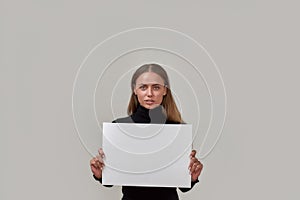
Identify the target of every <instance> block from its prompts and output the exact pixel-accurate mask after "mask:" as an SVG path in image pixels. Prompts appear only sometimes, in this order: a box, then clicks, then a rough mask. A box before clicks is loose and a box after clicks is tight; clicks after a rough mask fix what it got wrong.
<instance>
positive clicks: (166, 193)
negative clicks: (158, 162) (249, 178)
mask: <svg viewBox="0 0 300 200" xmlns="http://www.w3.org/2000/svg"><path fill="white" fill-rule="evenodd" d="M131 90H132V94H131V97H130V101H129V105H128V110H127V113H128V115H129V116H128V117H125V118H120V119H117V120H115V121H113V122H115V123H166V124H180V123H183V120H182V118H181V114H180V112H179V111H178V108H177V106H176V103H175V101H174V98H173V96H172V93H171V90H170V84H169V78H168V75H167V73H166V71H165V70H164V69H163V68H162V67H161V66H160V65H158V64H145V65H143V66H141V67H140V68H138V69H137V70H136V71H135V73H134V74H133V76H132V79H131ZM98 152H99V155H98V156H97V157H94V158H92V159H91V161H90V166H91V170H92V172H93V176H94V178H95V179H96V180H98V181H100V182H101V180H102V179H101V178H102V169H103V167H104V166H105V165H104V162H103V157H104V152H103V150H102V149H101V148H100V149H99V151H98ZM195 155H196V151H195V150H192V152H191V154H190V164H189V166H188V167H189V170H190V174H191V181H192V183H191V186H192V187H193V186H194V185H195V184H196V183H197V182H199V181H198V177H199V175H200V173H201V171H202V168H203V165H202V163H201V162H200V161H199V160H198V159H197V158H196V157H195ZM192 187H191V188H192ZM191 188H179V189H180V190H181V191H182V192H187V191H189V190H190V189H191ZM122 192H123V198H122V200H147V199H149V200H150V199H151V200H160V199H161V200H178V199H179V198H178V194H177V191H176V188H170V187H137V186H123V187H122Z"/></svg>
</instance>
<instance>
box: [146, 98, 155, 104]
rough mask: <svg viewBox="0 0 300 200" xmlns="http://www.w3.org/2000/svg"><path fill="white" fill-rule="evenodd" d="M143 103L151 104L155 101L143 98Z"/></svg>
mask: <svg viewBox="0 0 300 200" xmlns="http://www.w3.org/2000/svg"><path fill="white" fill-rule="evenodd" d="M145 103H146V104H147V105H153V104H154V103H155V101H154V100H151V99H150V100H145Z"/></svg>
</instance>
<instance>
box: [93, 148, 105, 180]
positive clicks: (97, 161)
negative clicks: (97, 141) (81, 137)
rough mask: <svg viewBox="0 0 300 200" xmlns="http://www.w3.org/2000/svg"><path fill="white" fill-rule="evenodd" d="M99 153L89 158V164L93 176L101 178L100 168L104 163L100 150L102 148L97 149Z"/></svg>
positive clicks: (101, 168) (102, 153)
mask: <svg viewBox="0 0 300 200" xmlns="http://www.w3.org/2000/svg"><path fill="white" fill-rule="evenodd" d="M98 153H99V155H97V156H96V157H94V158H92V159H91V160H90V166H91V170H92V172H93V174H94V176H95V177H96V178H98V179H100V178H102V170H103V167H104V166H105V165H104V162H103V158H104V152H103V150H102V148H100V149H99V150H98Z"/></svg>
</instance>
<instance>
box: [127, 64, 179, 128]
mask: <svg viewBox="0 0 300 200" xmlns="http://www.w3.org/2000/svg"><path fill="white" fill-rule="evenodd" d="M145 72H153V73H156V74H157V75H159V76H160V77H161V78H162V79H163V81H164V86H165V87H166V90H167V93H166V95H165V96H164V97H163V100H162V103H161V105H162V106H163V108H164V110H165V112H166V115H167V120H169V121H173V122H177V123H183V120H182V118H181V114H180V112H179V110H178V108H177V105H176V103H175V101H174V98H173V95H172V92H171V88H170V81H169V78H168V74H167V72H166V71H165V70H164V69H163V68H162V67H161V66H160V65H158V64H155V63H151V64H144V65H142V66H141V67H139V68H138V69H137V70H136V71H135V72H134V74H133V76H132V78H131V91H132V93H131V97H130V100H129V104H128V108H127V114H128V115H131V114H133V113H134V112H136V110H137V107H138V105H139V102H138V99H137V96H136V95H135V93H134V88H135V86H136V80H137V79H138V77H139V76H140V75H142V74H143V73H145Z"/></svg>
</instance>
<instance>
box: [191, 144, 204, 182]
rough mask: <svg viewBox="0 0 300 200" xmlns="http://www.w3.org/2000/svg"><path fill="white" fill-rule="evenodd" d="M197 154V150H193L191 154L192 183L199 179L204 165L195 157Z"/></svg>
mask: <svg viewBox="0 0 300 200" xmlns="http://www.w3.org/2000/svg"><path fill="white" fill-rule="evenodd" d="M196 153H197V152H196V150H192V152H191V154H190V165H189V170H190V174H191V178H192V181H196V180H197V179H198V177H199V176H200V174H201V171H202V169H203V165H202V163H201V162H200V161H199V160H198V159H197V158H196V157H195V156H196Z"/></svg>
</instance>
